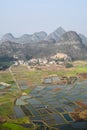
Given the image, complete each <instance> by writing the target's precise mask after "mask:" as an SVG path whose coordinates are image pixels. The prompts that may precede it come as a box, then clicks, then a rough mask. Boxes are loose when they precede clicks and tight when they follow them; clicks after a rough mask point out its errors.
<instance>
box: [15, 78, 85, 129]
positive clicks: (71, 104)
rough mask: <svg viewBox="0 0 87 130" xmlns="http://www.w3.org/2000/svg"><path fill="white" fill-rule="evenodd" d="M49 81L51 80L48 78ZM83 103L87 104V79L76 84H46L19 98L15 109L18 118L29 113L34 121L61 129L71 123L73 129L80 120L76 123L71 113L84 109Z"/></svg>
mask: <svg viewBox="0 0 87 130" xmlns="http://www.w3.org/2000/svg"><path fill="white" fill-rule="evenodd" d="M47 82H50V80H49V81H48V79H47ZM77 102H80V105H79V104H78V103H77ZM81 103H83V104H84V105H85V106H86V105H87V81H82V82H77V83H76V84H75V85H71V84H70V85H51V84H50V85H47V84H45V85H44V86H37V87H36V88H34V89H33V90H32V92H31V93H30V94H29V95H27V96H21V97H20V98H19V99H17V101H16V103H15V107H14V111H15V114H16V117H17V118H20V117H23V116H26V115H28V116H29V117H30V119H31V120H32V121H33V122H35V121H42V122H44V123H45V124H46V125H47V126H49V127H54V128H59V130H62V128H63V127H64V126H65V127H64V130H66V129H67V125H69V124H70V127H72V128H73V129H74V128H77V126H78V123H79V122H77V124H76V122H75V119H74V118H73V117H72V114H71V113H73V112H74V111H75V110H77V109H81V108H82V109H83V106H81ZM74 122H75V123H74ZM83 124H84V123H83ZM86 124H87V122H86ZM82 126H83V125H82ZM86 127H87V125H86ZM65 128H66V129H65ZM83 128H84V127H83Z"/></svg>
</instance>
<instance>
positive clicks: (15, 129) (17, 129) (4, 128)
mask: <svg viewBox="0 0 87 130" xmlns="http://www.w3.org/2000/svg"><path fill="white" fill-rule="evenodd" d="M0 130H32V129H29V128H28V129H27V128H24V127H22V126H20V125H17V124H12V123H4V124H1V125H0Z"/></svg>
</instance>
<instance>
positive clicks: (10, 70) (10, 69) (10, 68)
mask: <svg viewBox="0 0 87 130" xmlns="http://www.w3.org/2000/svg"><path fill="white" fill-rule="evenodd" d="M12 67H13V65H11V66H10V67H9V72H10V73H11V75H12V78H13V80H14V81H15V83H16V85H17V87H18V90H19V92H21V88H20V86H19V85H18V83H17V81H16V78H15V76H14V74H13V72H12Z"/></svg>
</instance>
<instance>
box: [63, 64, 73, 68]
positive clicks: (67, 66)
mask: <svg viewBox="0 0 87 130" xmlns="http://www.w3.org/2000/svg"><path fill="white" fill-rule="evenodd" d="M65 67H66V68H71V67H73V65H72V64H71V63H66V64H65Z"/></svg>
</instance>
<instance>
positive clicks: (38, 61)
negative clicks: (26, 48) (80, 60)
mask: <svg viewBox="0 0 87 130" xmlns="http://www.w3.org/2000/svg"><path fill="white" fill-rule="evenodd" d="M68 61H71V58H70V57H69V56H68V55H67V54H64V53H57V54H56V55H54V56H51V57H49V58H46V57H43V58H32V59H30V60H29V61H24V60H17V61H16V62H15V65H19V64H20V65H29V66H34V65H52V64H55V65H56V64H59V65H64V63H65V62H68Z"/></svg>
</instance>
